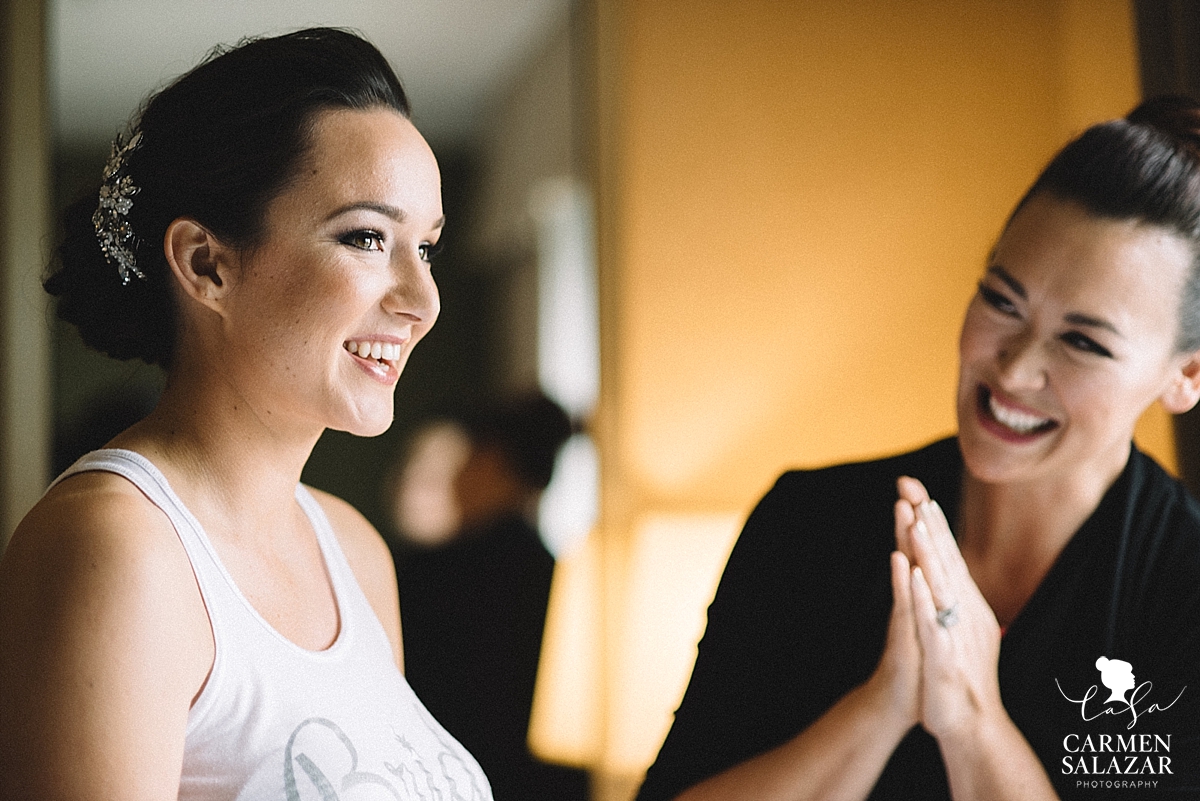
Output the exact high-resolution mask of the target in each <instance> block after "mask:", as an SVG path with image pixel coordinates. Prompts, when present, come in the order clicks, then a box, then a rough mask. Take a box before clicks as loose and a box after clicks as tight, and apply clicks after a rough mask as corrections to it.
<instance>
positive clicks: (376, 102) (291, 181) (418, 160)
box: [0, 29, 491, 801]
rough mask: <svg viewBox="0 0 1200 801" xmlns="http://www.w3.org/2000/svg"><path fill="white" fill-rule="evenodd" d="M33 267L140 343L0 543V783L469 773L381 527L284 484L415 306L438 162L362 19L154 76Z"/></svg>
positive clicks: (90, 785)
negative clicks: (77, 448) (152, 392)
mask: <svg viewBox="0 0 1200 801" xmlns="http://www.w3.org/2000/svg"><path fill="white" fill-rule="evenodd" d="M65 223H66V232H67V233H66V237H65V240H64V242H63V244H62V246H61V247H60V249H59V257H60V258H59V263H58V264H57V269H56V271H55V272H54V273H53V274H52V275H51V276H50V277H49V278H48V279H47V281H46V288H47V290H48V291H49V292H51V294H54V295H56V296H58V298H59V305H58V311H59V315H60V316H61V317H63V318H64V319H66V320H68V321H70V322H73V323H75V324H76V325H77V327H78V328H79V330H80V333H81V335H82V336H83V338H84V341H85V342H87V343H88V344H90V345H92V346H93V347H96V348H98V349H100V350H103V351H104V352H106V353H109V354H110V355H113V356H116V357H119V358H133V357H137V358H141V359H144V360H145V361H148V362H151V363H158V364H161V365H163V366H165V367H166V368H167V374H168V378H167V386H166V389H165V391H164V392H163V396H162V399H161V401H160V403H159V405H158V406H157V408H156V409H155V410H154V411H153V412H152V413H151V414H150V416H149V417H147V418H146V419H145V420H144V421H142V422H141V423H138V424H136V425H135V426H133V427H132V428H130V429H128V430H126V431H125V432H123V433H122V434H120V435H118V436H117V437H116V438H115V439H114V440H112V442H110V443H109V444H108V446H106V448H104V449H103V450H100V451H96V452H94V453H91V454H89V455H87V456H85V457H84V458H82V459H81V460H80V461H79V462H77V463H76V464H75V465H74V466H72V467H71V468H70V469H69V470H68V471H67V472H66V473H65V474H64V475H63V476H61V477H60V478H59V479H58V480H57V481H56V483H55V484H54V485H53V486H52V487H51V489H50V490H49V491H48V492H47V493H46V495H45V496H44V497H43V499H42V500H41V502H40V503H39V504H38V505H37V506H36V507H35V508H34V509H33V511H32V512H30V514H29V516H28V517H27V518H26V519H25V520H24V521H23V522H22V524H21V526H20V527H19V528H18V530H17V532H16V534H15V535H14V537H13V539H12V542H11V544H10V545H9V547H8V549H7V551H6V552H5V554H4V560H3V562H2V563H0V675H3V676H4V681H3V682H2V683H0V718H3V720H4V721H5V725H4V726H0V762H3V764H4V765H5V766H6V767H5V770H4V771H0V797H5V798H10V797H11V798H129V799H168V798H181V799H182V798H204V799H234V798H244V799H248V798H254V799H258V798H264V799H265V798H278V799H284V798H286V799H299V798H301V797H311V796H312V794H313V793H317V794H319V795H320V796H321V797H333V796H331V795H330V793H331V792H334V793H336V792H337V791H336V790H334V788H341V789H342V790H345V789H348V788H350V787H354V786H358V785H363V784H366V785H369V786H371V787H374V788H378V789H379V790H381V791H384V792H390V794H391V796H393V797H396V798H401V797H404V798H433V797H446V798H449V797H456V798H466V799H472V801H474V800H475V799H478V800H479V801H487V800H488V799H490V798H491V792H490V790H489V787H488V782H487V779H486V778H485V777H484V776H483V774H482V772H481V771H480V769H479V767H478V765H477V764H476V762H475V761H474V760H473V759H472V758H471V756H470V755H469V754H468V753H467V752H466V751H465V750H464V749H463V748H462V747H461V746H460V745H459V744H458V743H456V742H455V741H454V740H453V738H451V737H450V735H448V734H447V733H446V731H445V730H444V729H443V728H442V727H441V726H440V725H438V723H437V722H436V721H434V720H433V719H432V718H431V717H430V716H429V714H428V713H427V712H426V711H425V709H424V707H423V706H422V705H421V703H420V701H419V700H417V698H416V697H415V696H414V695H413V693H412V690H411V689H410V688H409V686H408V684H407V682H406V681H405V679H404V677H403V675H402V665H403V660H402V655H401V650H400V647H401V646H400V638H399V635H400V618H399V609H398V602H397V594H396V581H395V574H394V572H393V569H392V562H391V557H390V554H389V552H388V550H387V547H386V546H385V545H384V543H383V541H382V540H381V539H380V537H379V535H378V534H377V533H376V532H375V531H374V530H373V529H372V528H371V526H370V525H369V524H368V523H367V522H366V521H365V520H364V519H363V518H362V517H361V516H360V515H359V514H358V513H357V512H355V511H354V510H353V509H351V508H350V507H349V506H347V505H346V504H345V503H343V502H341V501H339V500H338V499H336V498H333V497H332V496H329V495H326V494H324V493H320V492H317V491H315V490H310V489H308V488H306V487H304V486H303V485H301V484H300V483H299V478H300V473H301V470H302V469H303V467H304V464H305V461H306V460H307V459H308V456H309V454H310V452H311V450H312V448H313V445H314V443H315V442H316V441H317V439H318V437H319V436H320V435H321V433H322V432H323V431H324V430H325V429H326V428H336V429H340V430H344V431H349V432H352V433H355V434H360V435H367V436H369V435H374V434H378V433H380V432H382V431H384V430H385V429H386V428H387V427H388V426H389V425H390V424H391V421H392V417H393V413H394V409H393V405H394V402H393V390H394V388H395V385H396V382H397V380H398V379H399V377H400V373H401V371H402V370H403V368H404V365H405V362H406V361H407V359H408V356H409V354H410V353H411V351H412V348H413V347H414V346H415V345H416V344H417V342H419V341H420V339H421V338H422V337H423V336H424V335H425V334H426V333H427V332H428V331H429V329H430V327H431V326H432V325H433V324H434V321H435V320H436V319H437V315H438V309H439V305H438V294H437V287H436V286H435V284H434V281H433V278H432V275H431V272H430V258H431V256H432V253H433V251H434V250H435V249H436V246H437V242H438V239H439V237H440V235H441V230H442V226H443V223H444V217H443V214H442V204H441V189H440V177H439V171H438V166H437V163H436V161H435V159H434V157H433V154H432V153H431V151H430V149H429V147H428V146H427V145H426V143H425V140H424V139H423V138H422V136H421V135H420V133H418V132H417V130H416V129H415V128H414V127H413V125H412V123H411V122H410V121H409V119H408V104H407V100H406V99H405V96H404V92H403V89H402V88H401V86H400V84H399V82H398V81H397V79H396V77H395V74H394V73H393V72H392V70H391V68H390V67H389V66H388V65H387V62H386V61H384V59H383V58H382V56H380V54H379V53H378V51H376V50H375V48H374V47H372V46H371V45H370V44H368V43H367V42H365V41H364V40H362V39H361V38H359V37H358V36H355V35H352V34H350V33H346V32H343V31H338V30H330V29H313V30H305V31H299V32H296V33H293V34H288V35H285V36H280V37H275V38H268V39H257V40H250V41H247V42H244V43H242V44H240V45H239V46H238V47H236V48H233V49H231V50H228V51H217V52H215V53H214V54H213V55H212V56H211V57H210V58H209V59H208V60H206V61H205V62H204V63H202V64H201V65H200V66H198V67H197V68H196V69H194V70H193V71H192V72H190V73H188V74H187V75H185V76H183V77H182V78H180V79H179V80H178V81H176V82H175V83H174V84H172V85H171V86H169V87H168V88H166V89H164V90H163V91H162V92H161V93H159V94H158V95H156V96H155V97H153V98H152V99H151V100H150V101H149V102H148V104H147V105H146V107H145V110H144V111H143V112H142V114H141V115H140V117H139V118H138V120H137V121H136V122H135V123H134V125H133V129H132V131H131V132H130V134H129V136H128V137H125V138H123V139H121V140H119V141H118V142H117V143H116V144H115V145H114V149H113V157H112V159H111V160H110V161H109V163H108V165H107V167H106V169H105V172H104V176H103V182H102V184H101V186H100V187H99V189H98V191H97V192H96V193H95V194H93V195H92V197H91V198H89V199H85V200H83V201H81V202H80V203H79V204H77V205H76V206H75V207H73V208H72V209H70V210H68V212H67V216H66V220H65Z"/></svg>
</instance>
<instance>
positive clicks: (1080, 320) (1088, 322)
mask: <svg viewBox="0 0 1200 801" xmlns="http://www.w3.org/2000/svg"><path fill="white" fill-rule="evenodd" d="M1063 319H1064V320H1066V321H1067V322H1068V323H1071V324H1072V325H1085V326H1088V327H1090V328H1103V329H1104V330H1105V331H1111V332H1113V333H1114V334H1116V335H1117V336H1119V337H1123V336H1124V335H1123V334H1122V333H1121V332H1120V331H1118V330H1117V327H1116V326H1115V325H1113V324H1112V323H1110V322H1109V321H1108V320H1101V319H1100V318H1099V317H1092V316H1091V315H1088V314H1080V313H1079V312H1068V313H1067V314H1064V315H1063Z"/></svg>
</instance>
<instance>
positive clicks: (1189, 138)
mask: <svg viewBox="0 0 1200 801" xmlns="http://www.w3.org/2000/svg"><path fill="white" fill-rule="evenodd" d="M1125 119H1126V120H1127V121H1128V122H1130V123H1133V124H1134V125H1145V126H1147V127H1150V128H1154V129H1155V130H1157V131H1159V132H1161V133H1164V134H1166V135H1167V136H1170V137H1171V138H1172V139H1175V140H1176V141H1179V142H1182V143H1184V144H1185V145H1187V147H1188V149H1189V150H1191V152H1192V153H1193V155H1195V156H1197V157H1198V158H1200V103H1197V102H1196V101H1195V100H1193V99H1192V98H1190V97H1187V96H1185V95H1159V96H1158V97H1152V98H1150V99H1149V100H1145V101H1143V102H1142V103H1141V104H1140V105H1138V107H1137V108H1135V109H1134V110H1133V111H1131V112H1129V115H1128V116H1127V117H1126V118H1125Z"/></svg>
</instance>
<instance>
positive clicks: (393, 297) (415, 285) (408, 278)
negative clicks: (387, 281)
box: [384, 254, 441, 325]
mask: <svg viewBox="0 0 1200 801" xmlns="http://www.w3.org/2000/svg"><path fill="white" fill-rule="evenodd" d="M394 261H395V264H394V269H393V283H392V287H391V290H390V291H389V292H388V294H387V297H386V298H385V299H384V308H385V309H386V310H387V311H388V312H390V313H392V314H398V315H401V316H404V317H408V318H410V319H411V320H412V321H413V322H414V323H418V324H425V325H433V322H434V321H435V320H436V319H437V316H438V312H439V311H440V310H441V300H440V298H439V297H438V288H437V283H436V282H435V281H434V280H433V274H432V273H430V271H429V262H427V261H425V260H424V259H422V258H420V256H419V255H408V254H404V255H400V254H398V255H397V256H396V257H395V259H394Z"/></svg>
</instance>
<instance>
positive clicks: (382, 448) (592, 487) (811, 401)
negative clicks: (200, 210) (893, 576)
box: [0, 0, 1200, 801]
mask: <svg viewBox="0 0 1200 801" xmlns="http://www.w3.org/2000/svg"><path fill="white" fill-rule="evenodd" d="M316 24H323V25H338V26H346V27H352V28H355V29H357V30H359V31H361V32H362V33H363V34H364V35H365V36H366V37H367V38H369V39H371V40H372V41H373V42H374V43H375V44H376V45H377V46H379V47H380V49H381V50H382V51H383V52H384V54H385V55H386V56H387V57H388V58H389V59H390V60H391V62H392V64H393V65H394V66H395V67H396V69H397V71H398V73H399V75H400V77H401V79H402V81H403V82H404V84H405V86H406V88H407V89H408V90H409V92H410V96H411V100H412V103H413V107H414V122H415V123H416V124H417V126H418V127H419V128H420V129H421V130H422V131H423V133H424V134H425V135H426V137H427V138H428V140H429V142H430V144H431V145H432V147H433V149H434V151H435V153H436V154H437V156H438V159H439V162H440V164H441V168H442V176H443V193H444V202H445V207H446V212H447V216H448V220H449V222H448V225H447V230H446V235H445V243H446V246H445V248H444V250H443V252H442V255H441V257H440V258H439V260H438V261H437V263H436V265H435V275H436V278H437V281H438V284H439V287H440V289H441V292H442V298H443V312H442V316H441V318H440V320H439V322H438V324H437V326H436V327H435V328H434V329H433V331H432V333H431V334H430V335H429V336H428V337H427V339H426V340H425V341H424V342H423V343H422V344H421V346H420V347H419V348H418V349H417V350H416V351H415V353H414V354H413V357H412V359H411V360H410V362H409V364H408V368H407V369H406V371H405V374H404V376H403V378H402V379H401V382H400V385H399V388H398V390H397V403H396V408H397V416H396V422H395V424H394V425H393V427H392V429H391V430H390V431H389V432H388V433H386V434H384V435H383V436H380V437H377V438H374V439H357V438H353V437H349V436H346V435H343V434H340V433H338V432H328V433H327V434H326V436H325V437H324V438H323V439H322V440H321V442H320V443H319V445H318V447H317V449H316V451H315V452H314V454H313V457H312V460H311V462H310V464H309V467H308V470H307V471H306V473H305V480H306V481H308V482H309V483H312V484H314V485H316V486H319V487H321V488H324V489H328V490H330V491H332V492H334V493H336V494H338V495H341V496H342V497H344V498H346V499H347V500H349V501H350V502H352V503H353V504H355V505H356V506H357V507H358V508H359V509H361V510H362V511H363V512H364V514H366V515H367V517H368V518H370V519H371V520H372V521H373V522H374V523H375V525H376V526H377V527H378V528H379V529H380V531H381V532H383V533H384V534H385V536H387V537H389V538H390V539H391V540H392V542H393V543H397V542H401V541H402V540H403V538H404V536H405V532H404V531H403V530H402V529H403V528H404V524H403V523H402V522H400V521H399V518H398V516H397V515H396V514H395V513H394V510H395V508H396V507H395V504H396V500H395V496H394V489H395V487H396V486H397V484H398V483H399V480H398V476H399V475H400V473H401V472H403V470H404V468H405V466H406V465H407V463H408V462H409V461H410V460H409V457H410V456H411V455H413V454H414V453H416V451H417V446H418V445H419V444H421V443H424V442H426V440H423V439H421V438H420V436H418V434H421V435H422V436H423V435H426V434H428V433H429V432H430V431H431V430H438V429H437V426H438V425H442V424H443V423H446V422H447V421H451V422H453V421H466V420H469V419H470V418H471V415H472V414H475V413H476V412H477V411H478V410H479V409H481V408H490V407H494V406H495V405H496V404H499V403H501V402H502V401H503V400H504V399H506V398H511V397H514V396H518V395H520V394H521V393H528V392H530V391H533V390H540V391H541V392H543V393H545V395H547V396H548V397H550V398H552V399H553V400H554V401H556V402H557V403H558V404H559V405H560V406H561V408H562V409H563V410H564V411H565V412H566V414H567V416H568V417H569V418H570V420H571V423H572V429H571V433H572V434H573V436H572V438H571V439H570V440H568V443H567V446H566V447H565V448H564V449H563V450H562V451H560V452H559V458H558V468H557V469H556V471H555V478H554V481H553V482H552V483H551V485H550V487H549V488H547V489H546V490H545V492H544V494H541V495H540V496H539V497H540V511H537V512H534V511H532V510H531V511H530V513H529V518H530V519H531V520H534V521H535V522H536V523H537V527H538V529H539V530H540V533H541V537H542V540H543V542H544V543H545V545H546V548H547V550H548V552H549V553H550V554H551V555H552V556H553V557H556V558H557V568H556V569H555V570H556V572H555V575H554V584H553V589H552V591H549V592H550V601H549V607H550V615H549V620H548V623H547V628H546V636H545V640H544V642H543V647H542V648H541V656H540V659H541V669H540V671H539V676H538V680H537V690H536V696H535V699H534V704H533V707H534V709H533V720H532V729H531V731H530V740H531V744H532V747H533V750H534V751H535V752H536V753H537V754H538V755H539V756H540V757H541V758H543V759H545V760H549V761H552V762H555V763H559V764H566V765H573V766H576V767H579V768H583V769H586V770H587V771H588V772H589V775H590V777H591V795H592V797H594V798H596V799H613V800H614V801H616V799H628V798H630V797H631V795H632V793H633V792H634V790H635V789H636V787H637V784H638V782H639V781H640V777H641V774H642V772H643V771H644V769H645V767H646V766H647V765H648V764H649V762H650V760H651V759H652V758H653V756H654V753H655V751H656V749H657V747H658V744H659V743H660V742H661V739H662V737H663V736H664V735H665V732H666V728H667V727H668V726H669V725H670V715H671V711H672V709H673V708H674V706H675V704H676V703H677V702H678V699H679V697H680V695H681V693H682V689H683V687H684V685H685V684H686V680H687V674H688V671H689V670H690V665H691V660H692V659H693V658H694V654H695V643H696V640H697V638H698V637H699V635H700V633H701V632H702V629H703V621H704V618H703V610H704V607H705V605H706V604H707V602H708V601H709V600H710V599H711V595H712V592H713V588H714V587H715V581H716V579H717V577H718V576H719V574H720V570H721V567H722V565H723V562H724V559H725V557H726V556H727V554H728V550H729V548H730V547H731V546H732V542H733V539H734V538H735V536H736V533H737V530H738V527H739V525H740V524H741V522H742V520H744V518H745V515H746V514H747V513H748V512H749V510H750V508H751V507H752V506H753V504H754V502H755V501H756V500H757V498H758V497H759V496H761V494H762V493H763V492H764V491H765V490H766V489H767V488H768V487H769V486H770V484H771V482H772V481H773V479H774V478H775V476H776V475H778V473H779V472H781V471H782V470H784V469H786V468H789V467H797V466H817V465H822V464H827V463H830V462H833V461H838V460H845V459H856V458H866V457H873V456H878V455H882V454H885V453H890V452H895V451H898V450H901V449H905V448H910V447H913V446H917V445H920V444H922V443H925V442H928V441H930V440H932V439H934V438H936V437H940V436H943V435H946V434H949V433H952V432H953V430H954V406H953V388H954V383H955V376H956V336H957V329H958V326H959V323H960V318H961V314H962V311H963V309H964V308H965V305H966V302H967V300H968V298H969V297H970V294H971V292H972V290H973V287H974V284H975V281H976V280H977V278H978V276H979V274H980V272H981V270H982V266H983V261H984V259H985V257H986V254H987V251H988V249H989V248H990V246H991V244H992V242H993V240H994V238H995V237H996V235H997V234H998V232H999V229H1000V226H1001V225H1002V224H1003V222H1004V219H1005V217H1006V215H1007V213H1008V212H1009V210H1010V209H1011V207H1012V205H1013V204H1014V203H1015V202H1016V200H1017V199H1018V198H1019V196H1020V195H1021V193H1022V192H1023V190H1024V189H1025V187H1026V186H1027V185H1028V184H1029V183H1030V181H1031V180H1032V179H1033V177H1034V176H1035V174H1036V173H1037V171H1038V170H1039V169H1040V167H1041V166H1042V165H1043V164H1044V163H1045V161H1046V160H1047V159H1048V158H1049V157H1050V156H1051V155H1052V154H1053V152H1054V151H1056V150H1057V149H1058V148H1059V147H1060V146H1061V145H1062V144H1063V143H1064V142H1065V141H1066V140H1067V139H1068V138H1069V137H1071V136H1073V135H1074V134H1076V133H1078V132H1080V131H1081V130H1082V129H1083V128H1085V127H1086V126H1087V125H1089V124H1091V123H1093V122H1096V121H1099V120H1101V119H1107V118H1111V117H1114V116H1119V115H1122V114H1124V113H1125V112H1126V111H1128V110H1129V109H1130V108H1131V107H1132V106H1133V105H1135V104H1136V102H1137V101H1138V100H1139V99H1140V98H1141V97H1142V96H1143V94H1154V93H1160V92H1164V91H1182V92H1189V91H1190V92H1191V93H1196V92H1198V91H1200V11H1198V10H1197V4H1194V3H1188V2H1177V1H1175V0H1133V1H1131V0H904V1H903V2H901V0H859V1H858V2H854V3H845V2H842V0H805V1H804V2H786V1H785V0H721V1H720V2H718V0H475V1H474V2H470V1H469V0H391V1H390V2H389V1H388V0H353V1H351V0H341V1H340V2H337V3H333V2H321V1H319V0H288V1H286V2H285V1H284V0H276V1H271V0H210V1H209V2H186V3H185V2H181V1H180V0H54V1H53V2H50V1H47V0H0V81H2V83H0V350H2V353H3V355H2V356H0V544H2V543H3V541H4V540H5V539H6V538H7V536H8V535H9V533H11V531H12V529H13V527H14V526H15V525H16V522H17V521H18V520H19V519H20V517H21V516H22V515H23V514H24V512H25V511H26V510H27V509H28V508H29V507H30V506H31V505H32V504H33V502H34V501H36V499H37V497H38V496H39V495H40V493H41V492H42V490H43V489H44V487H45V485H46V483H47V482H48V480H49V479H50V477H51V476H52V475H54V473H56V472H57V471H58V470H61V469H62V468H63V467H65V466H66V465H67V464H69V463H70V461H72V460H73V459H74V458H75V456H77V455H78V454H79V453H82V452H84V451H86V450H88V449H90V448H94V447H97V446H99V445H100V444H102V443H103V442H104V441H105V440H107V438H108V437H109V436H111V435H112V434H113V433H115V431H117V430H120V428H122V427H124V426H125V425H128V424H129V423H130V422H132V421H133V420H136V419H137V418H138V417H140V416H141V415H142V414H144V413H145V412H146V411H147V410H148V409H149V408H150V407H151V406H152V405H153V403H154V398H155V396H156V393H157V391H158V388H159V387H160V385H161V376H160V375H158V374H157V372H156V371H155V370H153V369H151V368H147V367H145V366H138V365H135V364H122V363H116V362H112V361H111V360H108V359H106V358H104V357H101V356H98V355H96V354H93V353H89V352H88V351H86V350H85V349H84V348H83V346H82V345H81V344H80V343H79V341H78V339H77V337H76V336H75V334H74V333H73V331H71V330H69V329H67V328H65V327H63V326H60V325H58V324H57V323H55V322H54V320H53V314H52V310H51V309H50V308H49V306H48V304H47V302H46V299H45V297H44V294H43V293H42V292H41V290H40V286H39V277H40V275H41V274H42V271H43V270H44V268H45V266H46V264H47V263H48V261H49V257H50V254H51V250H52V247H53V243H54V237H55V234H54V231H55V223H54V212H55V209H58V208H61V207H62V206H63V205H65V204H66V203H67V202H69V201H70V200H72V199H73V198H74V197H76V196H77V195H78V194H79V193H80V192H82V191H84V190H86V189H88V188H89V187H91V186H94V185H95V184H96V183H97V182H98V178H99V173H100V169H101V167H102V165H103V163H104V161H105V159H106V158H107V155H108V148H109V142H110V141H111V139H112V137H113V136H114V134H116V133H117V132H118V131H119V130H121V129H122V127H123V126H124V124H125V121H126V120H127V119H128V118H129V116H130V114H131V113H132V112H133V111H134V110H135V109H136V108H137V106H138V104H139V103H140V102H141V100H142V99H143V98H144V97H145V96H146V94H147V93H149V92H151V91H153V90H154V89H156V88H159V87H161V86H162V85H164V84H165V83H167V82H169V81H170V80H171V79H172V78H173V77H175V76H177V75H178V74H179V73H181V72H183V71H185V70H187V69H188V68H190V67H191V66H192V65H194V64H195V63H196V62H197V61H198V60H199V59H200V58H201V57H202V56H203V55H204V53H206V52H207V51H208V49H209V48H210V47H211V46H212V45H214V44H217V43H227V44H228V43H235V42H236V41H237V40H238V39H240V38H242V37H243V36H248V35H258V34H270V33H281V32H284V31H287V30H292V29H295V28H298V27H305V26H308V25H316ZM439 421H440V422H439ZM431 427H432V428H431ZM1195 428H1196V424H1195V423H1194V422H1193V421H1192V420H1190V419H1186V418H1185V419H1180V420H1175V421H1172V420H1171V419H1169V418H1168V417H1167V415H1166V414H1165V413H1163V412H1162V411H1161V410H1158V409H1152V410H1151V412H1150V413H1148V415H1147V416H1146V417H1145V418H1144V419H1143V420H1142V422H1141V424H1140V425H1139V429H1138V440H1139V443H1140V444H1142V446H1143V447H1144V448H1145V449H1147V450H1148V451H1149V452H1151V453H1152V454H1153V455H1154V456H1155V457H1156V458H1158V459H1159V460H1160V461H1161V462H1163V463H1164V464H1165V465H1166V466H1167V467H1168V468H1170V469H1172V470H1176V471H1178V472H1181V473H1182V474H1183V476H1184V478H1185V480H1188V481H1189V482H1194V481H1195V480H1196V478H1197V476H1198V475H1200V470H1197V462H1196V454H1198V453H1200V446H1197V445H1196V444H1195V443H1196V441H1197V435H1196V434H1195V433H1194V430H1195ZM451 439H453V436H452V437H451ZM447 441H450V440H447ZM454 441H455V442H459V445H458V446H454V445H453V444H451V445H450V446H447V447H449V448H450V449H451V450H450V451H448V452H456V453H459V454H460V456H459V457H456V458H460V462H459V463H458V464H460V465H461V463H463V462H462V461H461V460H465V458H466V457H465V456H462V451H461V447H462V442H461V440H454ZM454 447H459V448H460V450H459V451H453V448H454ZM455 469H457V468H455ZM443 483H444V482H443ZM535 500H536V499H535ZM417 527H418V528H419V526H417ZM435 711H436V710H435ZM497 798H498V801H505V799H502V798H500V797H499V796H498V797H497Z"/></svg>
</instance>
